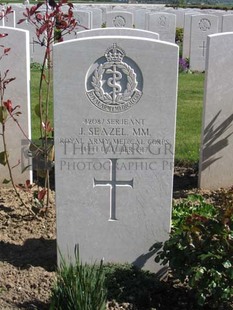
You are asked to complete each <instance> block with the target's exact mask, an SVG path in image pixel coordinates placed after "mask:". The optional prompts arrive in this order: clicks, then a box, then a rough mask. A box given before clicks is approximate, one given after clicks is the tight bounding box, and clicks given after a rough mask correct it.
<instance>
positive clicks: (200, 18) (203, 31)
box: [190, 14, 218, 71]
mask: <svg viewBox="0 0 233 310" xmlns="http://www.w3.org/2000/svg"><path fill="white" fill-rule="evenodd" d="M217 32H218V17H217V16H214V15H204V14H203V15H194V16H192V17H191V36H190V69H191V70H193V71H204V70H205V62H206V47H207V43H206V41H207V36H208V35H210V34H214V33H217Z"/></svg>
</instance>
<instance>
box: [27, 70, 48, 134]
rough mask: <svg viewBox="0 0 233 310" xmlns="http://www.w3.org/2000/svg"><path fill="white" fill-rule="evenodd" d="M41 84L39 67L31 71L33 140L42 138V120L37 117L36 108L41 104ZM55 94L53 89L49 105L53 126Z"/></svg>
mask: <svg viewBox="0 0 233 310" xmlns="http://www.w3.org/2000/svg"><path fill="white" fill-rule="evenodd" d="M39 83H40V69H39V66H38V68H36V66H35V65H34V67H33V68H32V69H31V122H32V125H31V126H32V139H38V138H40V119H39V117H38V116H37V115H36V107H37V105H38V103H39V101H38V100H39V99H38V98H39ZM52 100H53V92H52V87H51V91H50V104H49V121H50V122H51V124H52V126H53V105H52Z"/></svg>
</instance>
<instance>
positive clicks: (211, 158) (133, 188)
mask: <svg viewBox="0 0 233 310" xmlns="http://www.w3.org/2000/svg"><path fill="white" fill-rule="evenodd" d="M204 24H205V25H206V23H204ZM207 24H208V23H207ZM211 25H212V23H211ZM1 32H2V33H8V36H6V37H4V38H2V39H1V40H2V41H1V44H2V45H4V46H5V47H9V48H11V51H10V52H9V55H8V56H6V57H4V58H2V59H1V73H2V72H4V71H5V70H8V69H9V75H10V77H16V79H15V81H13V82H11V83H9V84H8V85H7V88H6V92H5V100H7V99H11V100H12V102H13V105H14V106H16V105H20V107H21V108H20V109H21V112H22V115H21V116H20V123H21V126H22V128H23V130H24V132H26V133H27V134H28V137H29V138H30V135H31V132H30V131H31V129H30V39H29V32H28V31H27V30H20V29H15V28H6V27H3V28H1ZM232 47H233V33H216V34H211V35H208V36H207V41H206V67H205V71H206V73H205V74H206V78H205V97H204V112H203V126H202V139H201V147H200V149H201V152H200V153H201V155H200V168H199V185H200V186H201V187H202V188H208V189H215V188H219V187H227V186H230V185H232V147H233V141H232V129H231V128H232V120H233V115H232V112H231V111H232V100H233V99H232V98H233V94H232V93H233V87H232V72H233V71H232V67H233V58H232V53H231V50H232ZM178 55H179V48H178V46H177V45H176V44H173V43H169V42H165V41H161V40H158V34H156V33H152V32H148V31H144V30H137V29H128V28H127V29H126V28H121V29H111V28H109V29H108V28H106V29H94V30H89V31H84V32H82V33H81V32H80V33H79V34H77V39H75V40H70V41H65V42H63V43H58V44H56V45H55V46H54V50H53V57H54V64H53V68H54V73H53V74H54V135H55V141H54V142H55V178H56V207H57V240H58V247H59V249H60V251H61V252H62V253H63V255H65V256H66V255H68V254H70V255H72V253H73V249H74V246H75V244H79V246H80V250H81V255H82V258H83V259H84V260H85V261H88V262H93V261H95V260H96V259H102V258H103V257H104V258H105V260H106V261H111V262H131V263H134V264H136V265H137V266H139V267H143V268H145V269H149V270H153V271H156V270H159V269H160V267H159V266H158V265H156V264H155V263H154V262H153V255H154V252H153V251H149V248H150V247H151V246H152V244H153V243H154V242H156V241H159V242H161V241H164V240H166V239H167V238H168V233H169V230H170V221H171V205H172V189H173V187H172V184H173V162H174V145H175V124H176V105H177V83H178ZM2 74H3V73H2ZM7 135H8V137H7V142H8V151H9V155H10V162H11V165H12V166H15V165H16V164H17V163H18V162H20V163H19V164H18V165H16V167H15V168H14V175H15V182H16V183H24V182H25V180H26V179H31V180H32V169H29V170H28V171H27V172H25V173H24V174H22V173H21V171H22V170H23V168H24V167H26V166H27V165H28V164H30V158H29V157H28V153H27V151H28V141H27V140H26V139H25V137H24V136H23V135H22V133H21V132H20V131H19V130H18V128H17V126H16V124H15V123H14V122H13V121H9V122H7ZM184 142H185V141H184ZM0 146H1V148H2V144H0ZM0 175H1V178H2V179H4V178H8V177H7V175H8V174H7V171H6V167H3V166H1V167H0Z"/></svg>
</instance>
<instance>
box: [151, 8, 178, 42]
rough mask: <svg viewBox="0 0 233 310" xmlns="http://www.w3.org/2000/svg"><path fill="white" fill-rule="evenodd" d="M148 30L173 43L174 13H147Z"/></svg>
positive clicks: (174, 33) (174, 34)
mask: <svg viewBox="0 0 233 310" xmlns="http://www.w3.org/2000/svg"><path fill="white" fill-rule="evenodd" d="M148 30H149V31H154V32H157V33H158V34H159V38H160V40H162V41H166V42H171V43H175V37H176V15H174V14H170V13H153V14H149V15H148Z"/></svg>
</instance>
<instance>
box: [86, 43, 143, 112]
mask: <svg viewBox="0 0 233 310" xmlns="http://www.w3.org/2000/svg"><path fill="white" fill-rule="evenodd" d="M142 88H143V78H142V73H141V70H140V69H139V67H138V66H137V64H136V63H135V62H134V61H133V60H132V59H131V58H129V57H126V54H125V52H124V51H123V49H122V48H120V47H119V46H117V44H115V43H114V44H113V45H112V46H111V47H109V48H108V49H107V50H106V52H105V54H104V57H101V58H99V59H98V60H97V61H96V62H95V63H94V64H93V65H92V66H91V67H90V68H89V70H88V72H87V76H86V94H87V97H88V99H89V100H90V101H91V103H92V104H94V105H95V106H96V107H97V108H99V109H100V110H102V111H105V112H110V113H119V112H124V111H126V110H128V109H130V108H131V107H132V106H133V105H135V104H136V103H137V102H138V101H139V100H140V98H141V96H142Z"/></svg>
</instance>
